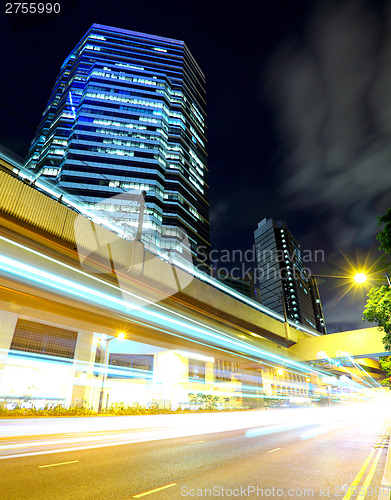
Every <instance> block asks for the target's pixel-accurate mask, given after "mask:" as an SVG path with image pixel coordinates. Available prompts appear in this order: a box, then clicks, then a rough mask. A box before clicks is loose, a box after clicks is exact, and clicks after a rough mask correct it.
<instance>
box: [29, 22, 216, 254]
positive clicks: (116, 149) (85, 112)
mask: <svg viewBox="0 0 391 500" xmlns="http://www.w3.org/2000/svg"><path fill="white" fill-rule="evenodd" d="M205 134H206V127H205V81H204V75H203V73H202V71H201V69H200V68H199V66H198V64H197V63H196V61H195V60H194V58H193V57H192V55H191V53H190V51H189V50H188V48H187V47H186V45H185V43H184V42H182V41H179V40H173V39H169V38H162V37H159V36H154V35H147V34H145V33H137V32H134V31H128V30H124V29H119V28H113V27H109V26H102V25H99V24H93V25H92V26H91V28H90V29H89V30H88V31H87V33H86V34H85V35H84V36H83V38H82V39H81V40H80V42H79V43H78V44H77V46H76V47H75V48H74V50H73V51H72V52H71V53H70V55H69V56H68V57H67V58H66V60H65V61H64V63H63V65H62V67H61V71H60V74H59V76H58V78H57V81H56V83H55V85H54V87H53V90H52V93H51V96H50V98H49V101H48V105H47V107H46V109H45V111H44V113H43V116H42V120H41V123H40V125H39V127H38V131H37V134H36V136H35V138H34V140H33V142H32V144H31V147H30V151H29V153H28V156H27V160H26V166H27V167H28V168H29V169H30V170H33V171H34V172H36V173H37V175H38V176H43V177H45V178H46V179H52V181H53V183H54V184H56V185H57V186H58V187H59V188H61V189H63V190H64V191H66V192H67V193H69V194H71V195H73V196H74V197H76V198H77V199H78V200H79V201H80V203H81V204H82V205H83V206H84V207H88V208H89V209H91V210H95V211H98V212H99V211H101V215H102V216H103V218H104V217H106V218H111V219H112V220H115V221H116V223H117V224H120V225H122V226H123V227H124V232H127V231H128V232H132V231H133V233H134V232H135V228H136V226H137V219H138V207H137V206H129V205H127V204H126V203H124V202H123V203H121V196H118V195H120V194H121V193H124V192H127V191H133V192H138V193H140V192H141V191H146V197H145V207H146V210H145V211H146V214H147V215H148V220H146V221H145V226H147V227H144V228H143V229H144V230H150V229H152V230H153V232H154V236H153V243H154V244H155V245H156V247H157V248H158V249H159V248H160V249H162V250H167V249H171V251H175V250H176V249H179V246H178V240H179V239H180V238H181V237H182V235H181V234H180V232H179V231H178V228H182V229H184V230H185V231H186V232H187V235H188V237H189V240H190V245H191V248H192V253H193V255H194V257H195V258H196V261H197V254H198V255H200V251H199V252H197V248H201V247H203V250H202V255H203V256H204V255H205V253H208V250H209V246H210V244H209V205H208V179H207V163H206V162H207V155H206V136H205ZM113 197H115V198H114V199H113ZM97 204H98V205H97ZM108 214H109V215H108Z"/></svg>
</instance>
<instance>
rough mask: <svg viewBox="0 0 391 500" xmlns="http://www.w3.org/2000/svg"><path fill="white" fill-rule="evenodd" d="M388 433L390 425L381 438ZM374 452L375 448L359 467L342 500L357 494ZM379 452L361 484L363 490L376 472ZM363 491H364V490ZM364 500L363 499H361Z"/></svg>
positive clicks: (348, 499) (379, 451)
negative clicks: (358, 486) (362, 482)
mask: <svg viewBox="0 0 391 500" xmlns="http://www.w3.org/2000/svg"><path fill="white" fill-rule="evenodd" d="M389 431H390V424H389V425H387V427H386V429H385V431H384V432H383V434H382V436H384V435H388V434H389ZM375 451H376V448H374V449H373V450H372V451H371V453H370V454H369V456H368V458H367V459H366V460H365V462H364V463H363V466H362V467H361V469H360V470H359V472H358V474H357V476H356V477H355V478H354V481H353V482H352V484H351V485H350V487H349V489H348V491H347V492H346V495H345V496H344V497H343V499H342V500H350V498H351V497H352V495H353V494H355V493H357V485H358V483H359V482H360V481H361V479H362V477H363V475H364V473H365V471H366V468H367V467H368V464H369V462H370V461H371V460H372V457H373V455H374V453H375ZM381 452H382V449H380V450H378V454H377V455H376V458H375V460H374V461H373V464H372V466H371V468H370V469H369V472H368V475H367V477H366V479H365V482H364V484H363V488H364V487H365V488H368V486H369V484H370V482H371V480H372V477H373V475H374V473H375V470H376V467H377V464H378V462H379V458H380V455H381ZM364 491H365V490H364ZM363 500H364V499H363Z"/></svg>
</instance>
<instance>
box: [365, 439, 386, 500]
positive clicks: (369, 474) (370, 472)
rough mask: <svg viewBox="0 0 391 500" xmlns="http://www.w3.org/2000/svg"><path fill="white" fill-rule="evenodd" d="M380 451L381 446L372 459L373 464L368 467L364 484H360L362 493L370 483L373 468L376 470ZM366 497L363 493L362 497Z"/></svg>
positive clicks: (373, 471)
mask: <svg viewBox="0 0 391 500" xmlns="http://www.w3.org/2000/svg"><path fill="white" fill-rule="evenodd" d="M382 451H383V450H382V448H380V449H379V450H378V452H377V455H376V457H375V460H374V461H373V464H372V465H371V468H370V469H369V472H368V475H367V477H366V479H365V481H364V484H363V485H362V489H363V492H364V493H365V492H366V491H368V486H369V485H370V484H371V481H372V478H373V475H374V474H375V470H376V467H377V464H378V462H379V459H380V455H381V452H382ZM366 497H367V495H366V494H365V497H364V498H366ZM363 500H364V499H363Z"/></svg>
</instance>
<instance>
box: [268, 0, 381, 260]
mask: <svg viewBox="0 0 391 500" xmlns="http://www.w3.org/2000/svg"><path fill="white" fill-rule="evenodd" d="M325 5H326V6H325ZM390 24H391V9H390V4H389V3H387V4H386V6H384V5H383V7H376V8H374V4H373V3H367V2H362V1H357V0H353V1H348V2H329V3H327V4H322V6H321V7H320V8H318V9H316V10H315V11H314V12H313V14H312V15H311V16H309V20H308V24H307V26H306V29H305V30H304V35H303V37H302V38H300V39H298V38H296V39H293V38H292V39H291V40H290V41H289V42H286V43H284V45H283V46H281V47H279V49H278V50H277V51H276V53H275V54H274V56H273V57H272V59H271V60H270V64H269V65H268V69H267V72H266V84H265V85H264V87H263V88H264V95H266V96H267V98H268V99H270V100H271V101H272V105H273V106H274V108H275V110H276V117H277V118H276V120H277V129H278V132H279V135H280V138H281V140H282V141H283V143H284V146H285V149H286V152H287V154H286V157H285V159H284V161H283V162H282V164H281V166H280V173H281V176H282V178H283V179H284V181H283V183H282V184H281V196H284V197H285V201H286V203H287V206H288V208H289V209H290V210H292V211H293V212H294V211H302V212H304V211H308V210H311V211H312V212H315V213H316V214H317V215H318V218H319V224H318V229H315V232H314V233H313V235H312V239H313V240H314V241H322V240H324V239H325V233H326V235H327V236H328V237H329V238H330V237H331V238H332V239H333V240H334V241H335V242H336V243H337V245H338V246H339V247H340V248H342V249H343V250H349V249H350V248H352V247H354V246H357V245H359V246H360V245H363V246H365V245H368V244H371V242H372V243H373V242H374V241H375V234H376V233H377V231H378V227H377V220H376V216H377V215H380V214H381V213H383V212H384V211H385V210H386V209H387V208H388V206H390V205H391V173H390V159H391V92H390V88H391V29H390V27H391V26H390Z"/></svg>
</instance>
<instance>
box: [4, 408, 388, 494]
mask: <svg viewBox="0 0 391 500" xmlns="http://www.w3.org/2000/svg"><path fill="white" fill-rule="evenodd" d="M373 410H374V409H373V408H370V409H369V411H368V409H367V412H365V407H362V406H361V407H357V408H353V409H351V408H349V409H347V408H344V409H341V408H331V409H330V408H327V409H316V410H314V409H309V410H306V411H307V413H311V416H308V417H307V420H308V423H307V424H299V425H298V423H297V419H295V417H294V413H295V412H302V410H270V411H266V412H254V413H256V414H257V415H256V417H257V419H258V421H259V423H260V424H261V423H262V422H263V420H265V419H267V421H268V422H269V421H270V420H272V421H274V422H280V423H279V424H276V423H274V424H272V425H263V426H262V427H250V428H243V429H238V430H232V431H228V430H226V431H225V432H218V433H216V432H213V431H216V428H214V429H213V427H211V428H210V431H212V432H211V433H208V434H194V435H190V436H189V437H186V436H187V434H188V433H191V432H192V429H189V428H183V431H182V432H181V431H179V432H178V429H173V428H172V427H171V429H165V428H164V424H158V425H159V426H160V427H159V428H158V429H157V430H155V431H154V430H152V429H151V428H149V429H148V428H141V429H139V430H137V431H136V430H133V431H131V432H130V431H126V432H124V431H113V430H111V431H100V432H99V431H94V432H90V433H89V432H74V433H67V434H65V435H62V434H56V435H54V436H52V435H42V436H36V435H35V436H34V438H27V437H14V438H7V439H3V440H2V442H1V444H0V453H1V455H0V458H1V459H2V462H1V467H2V470H3V475H2V480H1V488H2V491H4V492H5V493H6V495H7V496H8V498H31V499H39V498H65V499H68V498H69V499H71V498H80V499H92V498H102V499H103V498H105V499H106V498H107V499H125V498H141V494H143V493H145V492H150V493H149V495H150V498H151V500H152V499H153V498H159V499H161V498H162V499H179V498H185V497H202V496H204V497H209V498H212V497H213V496H212V494H210V493H209V494H208V490H212V491H213V488H215V490H214V491H215V494H214V496H220V497H234V496H236V497H238V496H239V497H240V496H242V497H243V498H245V497H246V496H248V497H250V498H262V496H263V497H265V496H269V497H273V498H299V497H313V498H322V497H329V498H343V497H344V496H345V494H346V493H347V492H348V490H349V488H350V486H351V485H352V483H354V481H357V483H354V484H356V489H355V490H353V494H352V496H351V497H347V498H356V495H357V493H359V492H360V488H361V487H362V486H363V484H364V482H366V491H367V492H368V493H369V492H370V491H373V494H367V496H366V498H378V494H379V490H380V482H381V476H382V472H383V469H384V464H385V459H386V452H387V449H386V444H387V443H388V440H389V433H390V428H389V427H388V420H387V418H384V417H385V415H384V414H383V415H381V414H380V413H379V411H377V412H376V413H374V412H373ZM287 412H288V414H286V413H287ZM284 414H285V415H284ZM292 414H293V416H292ZM202 417H206V419H207V417H208V416H207V415H202ZM225 417H228V419H229V421H232V418H231V415H227V414H223V415H221V416H220V417H219V419H220V421H221V425H222V426H224V422H225ZM265 417H266V418H265ZM131 418H135V417H131ZM136 418H137V417H136ZM191 418H192V417H191V416H190V419H191ZM236 418H237V419H238V421H239V422H240V420H242V421H243V423H242V424H240V423H238V424H237V425H238V426H240V425H244V424H245V422H246V415H241V416H239V415H237V416H236ZM112 419H114V420H121V419H122V420H124V419H125V421H126V419H129V417H112ZM148 419H151V417H147V418H146V419H145V420H144V422H145V425H148V424H147V421H148ZM251 419H252V421H253V422H254V415H251ZM300 419H301V420H302V421H305V420H306V418H305V417H304V416H303V415H301V417H300ZM60 420H63V419H60ZM98 420H100V419H98ZM211 420H212V421H213V418H212V419H211ZM311 420H312V423H309V422H310V421H311ZM184 421H186V419H184ZM166 422H168V421H167V420H166ZM35 423H36V422H35V421H34V424H35ZM61 423H62V422H61ZM294 423H296V427H295V428H292V426H293V425H294ZM8 425H10V424H8V422H7V424H5V423H4V422H3V423H2V427H3V428H6V429H7V426H8ZM31 425H33V423H32V424H31ZM40 425H42V424H40ZM58 425H61V424H60V423H58ZM64 425H66V428H68V429H69V424H67V423H66V422H65V424H64ZM76 425H77V424H76ZM83 425H84V424H83ZM95 425H96V427H97V428H99V426H102V427H104V425H105V424H104V423H100V424H95ZM109 425H110V426H112V427H115V426H116V425H118V423H117V422H115V423H112V424H109ZM125 425H126V424H125ZM151 425H156V421H155V422H153V417H152V421H151ZM161 425H163V427H161ZM284 425H285V427H286V429H285V430H283V427H284ZM20 426H21V425H20V423H19V424H18V422H15V425H14V426H12V427H15V428H14V432H16V433H17V428H18V427H20ZM227 426H228V427H229V424H227ZM215 427H216V426H215ZM278 427H280V428H281V429H280V430H279V431H277V428H278ZM273 428H274V429H273ZM193 431H194V430H193ZM10 432H11V431H10ZM37 432H39V430H38V431H37ZM196 432H201V430H198V431H196ZM176 433H177V434H181V433H183V435H184V437H177V438H173V437H171V436H173V435H175V434H176ZM164 436H166V437H164ZM83 439H88V441H83ZM51 441H53V442H56V444H53V445H51V444H50V443H51ZM106 441H107V442H106ZM121 441H122V443H123V444H117V443H121ZM132 441H133V442H132ZM105 443H106V444H105ZM101 446H104V447H103V448H102V447H101ZM73 447H74V448H75V450H74V451H72V448H73ZM84 448H87V449H84ZM66 449H68V450H69V451H65V450H66ZM49 450H53V451H55V452H50V451H49ZM14 454H17V455H18V457H17V458H12V456H13V455H14ZM368 458H370V461H368ZM363 466H364V467H363ZM369 486H371V488H372V490H371V489H370V488H369ZM163 487H166V489H163ZM241 488H242V490H240V489H241ZM246 488H247V490H246ZM248 488H250V489H248ZM252 488H255V490H253V489H252ZM257 488H258V494H257ZM273 488H274V493H275V494H274V496H273V495H271V494H270V492H271V491H272V490H273ZM154 490H155V491H154ZM261 490H263V492H264V493H263V495H262V494H261ZM224 491H225V494H224ZM238 491H239V492H240V491H241V493H242V494H241V495H240V494H239V495H238ZM243 491H244V493H246V494H243ZM361 491H363V490H361ZM268 492H269V493H268ZM277 492H278V493H277ZM375 492H377V494H375ZM218 493H219V494H218ZM138 495H140V496H138ZM149 495H148V496H149ZM145 496H147V495H145ZM362 497H363V495H362V494H361V496H359V497H358V498H362Z"/></svg>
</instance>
